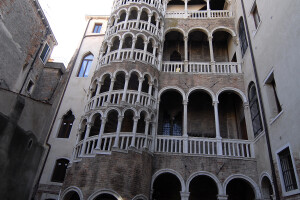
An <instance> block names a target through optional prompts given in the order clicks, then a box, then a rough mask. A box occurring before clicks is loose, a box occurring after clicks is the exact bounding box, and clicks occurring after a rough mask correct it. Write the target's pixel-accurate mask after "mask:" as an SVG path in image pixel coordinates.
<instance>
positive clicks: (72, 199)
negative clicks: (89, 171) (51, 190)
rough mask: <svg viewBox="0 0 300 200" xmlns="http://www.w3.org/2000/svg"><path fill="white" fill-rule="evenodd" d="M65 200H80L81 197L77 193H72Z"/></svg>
mask: <svg viewBox="0 0 300 200" xmlns="http://www.w3.org/2000/svg"><path fill="white" fill-rule="evenodd" d="M63 200H80V197H79V195H78V193H77V192H75V191H70V192H68V193H67V194H66V195H65V196H64V198H63Z"/></svg>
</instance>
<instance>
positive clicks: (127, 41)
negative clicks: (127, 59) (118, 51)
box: [122, 35, 132, 49]
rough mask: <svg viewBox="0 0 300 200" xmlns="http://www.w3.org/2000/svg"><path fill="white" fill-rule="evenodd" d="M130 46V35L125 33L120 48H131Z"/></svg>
mask: <svg viewBox="0 0 300 200" xmlns="http://www.w3.org/2000/svg"><path fill="white" fill-rule="evenodd" d="M131 48H132V36H131V35H126V36H125V39H124V42H123V45H122V49H131Z"/></svg>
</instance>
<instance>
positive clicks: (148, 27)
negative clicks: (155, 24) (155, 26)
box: [147, 13, 152, 31]
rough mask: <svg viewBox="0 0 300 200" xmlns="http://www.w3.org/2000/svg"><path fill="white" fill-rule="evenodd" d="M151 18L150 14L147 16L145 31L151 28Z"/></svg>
mask: <svg viewBox="0 0 300 200" xmlns="http://www.w3.org/2000/svg"><path fill="white" fill-rule="evenodd" d="M151 17H152V13H151V14H148V26H147V31H149V30H150V26H151Z"/></svg>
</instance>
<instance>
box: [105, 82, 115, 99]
mask: <svg viewBox="0 0 300 200" xmlns="http://www.w3.org/2000/svg"><path fill="white" fill-rule="evenodd" d="M114 84H115V78H111V81H110V86H109V91H108V96H107V100H106V103H107V104H108V103H110V99H111V92H112V90H113V88H114Z"/></svg>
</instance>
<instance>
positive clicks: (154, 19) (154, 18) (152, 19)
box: [151, 13, 157, 25]
mask: <svg viewBox="0 0 300 200" xmlns="http://www.w3.org/2000/svg"><path fill="white" fill-rule="evenodd" d="M156 19H157V14H156V13H155V14H153V15H152V17H151V24H153V25H156Z"/></svg>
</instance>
